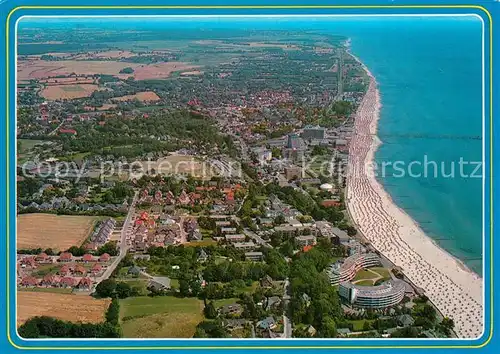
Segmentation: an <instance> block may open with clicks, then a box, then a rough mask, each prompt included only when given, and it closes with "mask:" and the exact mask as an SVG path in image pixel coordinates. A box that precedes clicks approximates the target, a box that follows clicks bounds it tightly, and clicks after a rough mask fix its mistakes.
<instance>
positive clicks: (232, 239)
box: [225, 234, 246, 243]
mask: <svg viewBox="0 0 500 354" xmlns="http://www.w3.org/2000/svg"><path fill="white" fill-rule="evenodd" d="M225 239H226V241H227V242H229V243H235V242H244V241H245V239H246V236H245V235H244V234H235V235H226V236H225Z"/></svg>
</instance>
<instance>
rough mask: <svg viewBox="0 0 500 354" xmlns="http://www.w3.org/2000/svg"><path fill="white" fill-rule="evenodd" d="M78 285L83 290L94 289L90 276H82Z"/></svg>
mask: <svg viewBox="0 0 500 354" xmlns="http://www.w3.org/2000/svg"><path fill="white" fill-rule="evenodd" d="M77 287H78V289H81V290H90V289H92V280H90V278H82V279H80V282H79V283H78V286H77Z"/></svg>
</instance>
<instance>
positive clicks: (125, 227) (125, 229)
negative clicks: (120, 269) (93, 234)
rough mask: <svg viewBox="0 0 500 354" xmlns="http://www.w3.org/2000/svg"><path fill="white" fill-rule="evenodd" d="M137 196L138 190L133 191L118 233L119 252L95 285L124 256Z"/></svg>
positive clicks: (108, 274) (108, 275)
mask: <svg viewBox="0 0 500 354" xmlns="http://www.w3.org/2000/svg"><path fill="white" fill-rule="evenodd" d="M138 196H139V192H135V195H134V198H133V199H132V203H130V206H129V208H128V213H127V217H126V218H125V221H124V222H123V227H122V232H121V235H120V253H119V254H118V257H116V258H115V260H114V261H113V263H112V264H111V265H110V266H109V267H108V268H106V270H105V271H104V273H103V274H102V275H101V276H100V277H99V278H98V279H97V280H96V283H95V286H97V284H99V283H100V282H101V281H103V280H105V279H108V278H109V277H110V276H111V274H112V273H113V271H114V270H115V268H116V267H117V266H118V264H119V263H120V261H121V260H122V259H123V257H125V255H126V254H127V250H128V246H127V233H128V232H129V228H130V223H131V221H132V219H133V217H134V213H135V203H136V202H137V197H138Z"/></svg>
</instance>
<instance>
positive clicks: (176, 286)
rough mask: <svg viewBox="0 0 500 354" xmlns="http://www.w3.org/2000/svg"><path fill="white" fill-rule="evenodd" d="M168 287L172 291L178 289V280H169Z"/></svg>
mask: <svg viewBox="0 0 500 354" xmlns="http://www.w3.org/2000/svg"><path fill="white" fill-rule="evenodd" d="M170 286H171V287H172V289H179V279H173V278H170Z"/></svg>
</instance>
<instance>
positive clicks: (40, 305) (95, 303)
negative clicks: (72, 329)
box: [17, 291, 111, 326]
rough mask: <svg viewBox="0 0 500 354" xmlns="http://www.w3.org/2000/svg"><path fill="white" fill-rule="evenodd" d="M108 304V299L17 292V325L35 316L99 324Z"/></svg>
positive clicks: (109, 301)
mask: <svg viewBox="0 0 500 354" xmlns="http://www.w3.org/2000/svg"><path fill="white" fill-rule="evenodd" d="M110 303H111V300H110V299H94V298H93V297H90V296H87V295H73V294H58V293H46V292H35V291H18V292H17V325H18V326H20V325H22V324H23V323H24V322H26V321H27V320H28V319H30V318H31V317H35V316H50V317H55V318H58V319H60V320H64V321H71V322H85V323H99V322H103V321H104V315H105V313H106V310H107V309H108V306H109V304H110Z"/></svg>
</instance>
